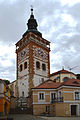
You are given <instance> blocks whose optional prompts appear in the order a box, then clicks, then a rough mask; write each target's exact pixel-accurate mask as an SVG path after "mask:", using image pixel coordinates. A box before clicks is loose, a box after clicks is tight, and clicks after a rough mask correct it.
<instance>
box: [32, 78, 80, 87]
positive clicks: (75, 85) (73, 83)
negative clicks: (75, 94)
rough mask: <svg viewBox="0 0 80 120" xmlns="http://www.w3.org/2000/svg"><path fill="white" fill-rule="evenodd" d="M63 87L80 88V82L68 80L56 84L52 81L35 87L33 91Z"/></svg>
mask: <svg viewBox="0 0 80 120" xmlns="http://www.w3.org/2000/svg"><path fill="white" fill-rule="evenodd" d="M61 86H74V87H80V80H78V79H68V80H67V81H65V82H62V83H60V82H57V83H56V82H54V81H52V80H47V81H45V82H44V83H42V84H40V85H38V86H37V87H34V88H32V89H56V88H59V87H61Z"/></svg>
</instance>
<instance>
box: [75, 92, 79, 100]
mask: <svg viewBox="0 0 80 120" xmlns="http://www.w3.org/2000/svg"><path fill="white" fill-rule="evenodd" d="M79 94H80V93H79V92H75V100H79V99H80V97H79Z"/></svg>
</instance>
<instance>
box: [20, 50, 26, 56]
mask: <svg viewBox="0 0 80 120" xmlns="http://www.w3.org/2000/svg"><path fill="white" fill-rule="evenodd" d="M25 54H26V51H25V50H23V51H22V52H21V58H23V57H24V56H25Z"/></svg>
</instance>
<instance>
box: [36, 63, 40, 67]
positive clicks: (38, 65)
mask: <svg viewBox="0 0 80 120" xmlns="http://www.w3.org/2000/svg"><path fill="white" fill-rule="evenodd" d="M36 68H37V69H40V62H39V61H37V62H36Z"/></svg>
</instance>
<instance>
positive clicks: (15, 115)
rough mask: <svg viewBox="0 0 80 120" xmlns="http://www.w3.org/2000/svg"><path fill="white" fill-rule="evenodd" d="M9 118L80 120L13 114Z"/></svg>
mask: <svg viewBox="0 0 80 120" xmlns="http://www.w3.org/2000/svg"><path fill="white" fill-rule="evenodd" d="M8 118H13V120H80V117H45V116H34V115H27V114H12V115H9V116H8Z"/></svg>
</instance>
